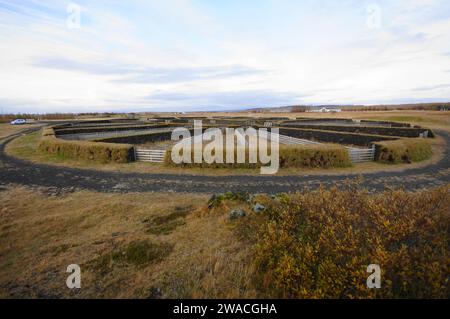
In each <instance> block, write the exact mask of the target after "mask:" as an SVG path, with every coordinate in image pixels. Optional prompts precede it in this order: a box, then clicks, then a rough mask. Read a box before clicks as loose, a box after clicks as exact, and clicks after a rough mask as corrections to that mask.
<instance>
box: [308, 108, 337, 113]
mask: <svg viewBox="0 0 450 319" xmlns="http://www.w3.org/2000/svg"><path fill="white" fill-rule="evenodd" d="M306 112H311V113H340V112H342V109H340V108H336V107H329V106H323V107H319V108H311V109H309V110H306Z"/></svg>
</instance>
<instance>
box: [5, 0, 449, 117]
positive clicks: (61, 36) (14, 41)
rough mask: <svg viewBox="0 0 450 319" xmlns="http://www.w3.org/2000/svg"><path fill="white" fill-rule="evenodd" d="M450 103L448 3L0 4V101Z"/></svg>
mask: <svg viewBox="0 0 450 319" xmlns="http://www.w3.org/2000/svg"><path fill="white" fill-rule="evenodd" d="M443 101H450V1H448V0H371V1H365V0H296V1H294V0H292V1H288V0H245V1H241V0H226V1H225V0H221V1H218V0H216V1H215V0H191V1H190V0H165V1H160V0H145V1H144V0H134V1H133V0H127V1H123V0H96V1H93V0H92V1H85V0H77V1H72V2H71V1H63V0H45V1H40V0H14V1H13V0H11V1H6V0H0V111H1V112H2V113H19V112H28V113H44V112H123V111H129V112H139V111H168V112H172V111H200V110H210V111H225V110H238V109H246V108H253V107H274V106H285V105H303V104H308V105H318V104H339V105H343V104H387V103H389V104H399V103H417V102H443Z"/></svg>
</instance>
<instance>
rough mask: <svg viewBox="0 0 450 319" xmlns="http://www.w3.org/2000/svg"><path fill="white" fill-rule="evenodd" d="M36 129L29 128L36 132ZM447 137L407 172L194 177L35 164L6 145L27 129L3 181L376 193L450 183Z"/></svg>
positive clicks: (0, 161)
mask: <svg viewBox="0 0 450 319" xmlns="http://www.w3.org/2000/svg"><path fill="white" fill-rule="evenodd" d="M33 130H36V129H31V130H27V132H31V131H33ZM437 133H438V134H440V135H441V136H442V137H443V138H444V139H445V141H446V144H447V147H446V149H445V151H444V156H443V158H442V159H441V160H440V161H439V162H437V163H435V164H431V165H428V166H426V167H421V168H413V169H406V170H404V171H401V172H378V173H367V174H362V175H333V176H329V175H309V176H301V175H299V176H192V175H175V174H144V173H115V172H102V171H94V170H85V169H74V168H64V167H57V166H51V165H45V164H33V163H30V162H28V161H24V160H20V159H17V158H13V157H11V156H8V155H6V154H5V152H4V148H5V146H6V144H7V143H8V142H10V141H11V140H13V139H14V138H16V137H18V136H20V135H21V134H23V132H22V133H19V134H15V135H11V136H9V137H8V138H6V139H3V140H2V141H1V142H0V185H8V184H16V185H27V186H31V187H45V188H47V189H50V190H52V194H58V193H60V192H71V191H76V190H82V189H86V190H94V191H99V192H119V193H127V192H186V193H193V192H196V193H197V192H199V193H209V194H212V193H223V192H227V191H248V192H251V193H268V194H274V193H281V192H294V191H298V190H302V189H303V188H305V187H307V188H317V187H318V186H319V185H321V184H322V185H325V186H331V185H341V184H342V183H344V182H345V181H346V180H348V179H349V178H356V177H358V176H362V177H363V178H364V181H363V185H364V186H365V187H367V188H368V189H369V191H371V192H376V191H382V190H384V189H385V188H386V187H392V188H405V189H407V190H418V189H423V188H427V187H433V186H438V185H443V184H448V183H450V150H449V147H448V146H450V133H448V132H445V131H437Z"/></svg>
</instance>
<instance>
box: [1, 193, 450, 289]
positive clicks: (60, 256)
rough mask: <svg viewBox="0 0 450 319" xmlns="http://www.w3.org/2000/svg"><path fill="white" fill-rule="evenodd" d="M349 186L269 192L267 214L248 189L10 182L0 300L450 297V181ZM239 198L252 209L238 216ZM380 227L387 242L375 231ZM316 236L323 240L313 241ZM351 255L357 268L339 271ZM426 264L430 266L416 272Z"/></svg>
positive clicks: (4, 197) (4, 207)
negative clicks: (57, 186)
mask: <svg viewBox="0 0 450 319" xmlns="http://www.w3.org/2000/svg"><path fill="white" fill-rule="evenodd" d="M349 186H350V188H346V189H343V190H337V189H332V190H323V189H321V190H319V191H316V192H302V193H298V194H292V195H286V194H284V195H279V196H277V197H276V198H271V197H268V196H262V195H260V196H257V197H256V199H255V198H254V199H253V202H260V203H263V204H264V205H265V206H266V208H267V210H266V211H265V212H264V213H259V214H256V213H251V208H252V205H251V204H249V203H248V197H246V196H243V197H242V198H239V197H226V196H224V197H222V199H220V200H219V199H218V200H216V201H214V202H213V204H214V205H211V206H210V208H208V205H207V202H208V198H207V197H206V196H205V195H199V194H162V193H143V194H103V193H96V192H86V191H83V192H76V193H72V194H66V195H61V196H59V197H53V196H51V197H49V196H48V195H46V194H45V193H44V192H41V191H43V189H41V191H39V190H38V191H37V190H36V189H29V188H24V187H12V186H10V187H8V188H6V189H2V190H1V191H0V203H1V208H0V217H1V218H0V257H1V258H0V298H10V297H18V298H50V297H55V298H267V297H279V296H283V297H298V296H303V297H308V298H311V297H313V298H316V297H325V298H329V297H337V296H338V297H343V298H358V297H363V298H372V297H381V298H383V297H390V298H391V297H395V298H397V297H399V296H410V297H439V298H442V296H445V295H446V294H447V295H448V291H447V290H448V288H446V287H445V286H444V285H443V282H444V281H445V269H448V263H447V264H446V263H445V261H447V260H448V257H447V256H448V255H447V253H448V247H446V245H445V244H446V242H447V239H448V238H447V237H448V234H446V232H445V229H446V228H448V225H447V224H448V222H449V219H448V205H449V203H448V196H449V195H448V194H449V193H448V191H449V188H448V187H449V185H447V186H442V187H440V188H437V189H431V190H427V191H423V192H418V193H415V194H411V193H406V192H403V191H394V192H391V191H387V192H386V193H384V194H378V195H369V194H368V193H367V192H366V191H365V190H361V189H355V188H353V187H355V186H356V185H355V186H352V185H349ZM231 195H239V194H231ZM355 195H356V197H355ZM318 198H319V200H318ZM211 203H212V202H211ZM405 203H406V204H405ZM232 208H241V209H243V210H245V211H246V212H247V216H246V217H244V218H242V219H239V220H235V221H230V220H229V218H228V212H229V211H230V209H232ZM375 216H376V217H375ZM368 221H370V222H371V223H374V225H371V224H370V223H368ZM155 226H160V227H155ZM302 226H305V227H302ZM323 226H326V227H323ZM375 226H376V227H377V228H376V229H375V228H374V227H375ZM378 230H380V231H379V232H378ZM369 233H370V236H372V237H375V238H378V237H380V238H382V239H383V241H381V239H380V240H379V241H378V242H377V241H373V240H372V239H370V240H367V239H365V236H366V235H367V234H369ZM302 236H303V237H302ZM317 236H319V237H320V240H317V239H316V237H317ZM370 236H369V237H370ZM348 238H350V239H351V240H349V239H348ZM416 239H417V240H416ZM374 242H376V243H378V246H379V248H380V249H378V248H377V247H378V246H374V247H372V244H373V243H374ZM305 243H306V244H305ZM380 243H381V244H380ZM319 244H320V245H319ZM400 244H401V245H400ZM312 245H318V246H319V248H317V249H315V250H310V249H309V248H310V247H311V246H312ZM368 247H369V248H370V247H372V248H374V249H372V250H371V249H368ZM423 247H425V248H426V251H428V252H427V254H425V255H424V254H423V249H425V248H423ZM375 248H377V249H375ZM322 249H325V250H322ZM433 249H434V250H433ZM297 252H302V253H304V252H306V253H308V256H309V257H311V256H312V257H313V258H299V257H298V256H302V255H296V253H297ZM353 256H356V257H358V258H356V259H354V258H352V257H353ZM374 256H375V257H376V258H375V257H374ZM431 256H432V257H433V258H432V259H431ZM371 257H373V258H375V259H374V260H375V261H378V260H379V259H380V258H381V259H382V262H381V263H382V264H383V267H387V269H385V268H383V269H385V270H386V275H385V276H387V277H386V278H387V279H389V282H388V281H387V280H386V283H385V284H384V285H385V286H383V287H386V289H384V290H383V289H381V290H380V291H375V292H374V291H368V290H367V289H366V287H365V282H366V281H365V280H366V278H367V274H366V273H365V271H364V269H365V268H364V267H362V266H364V265H367V264H368V263H370V262H372V259H370V258H371ZM342 260H344V261H346V264H345V265H346V266H345V267H346V268H345V271H341V272H339V267H341V266H342V264H341V261H342ZM438 260H439V261H442V262H440V263H438V262H437V261H438ZM286 261H289V263H286ZM316 261H318V262H320V263H321V265H322V266H326V265H328V266H332V267H333V268H331V269H332V270H333V271H327V272H325V274H324V278H326V280H322V279H323V278H322V277H320V276H319V278H317V277H316V274H315V273H314V269H316V266H317V263H316ZM69 264H78V265H80V266H81V276H82V277H81V286H82V288H81V289H80V290H76V291H72V290H69V289H68V288H67V287H66V284H65V282H66V278H67V275H68V274H66V272H65V270H66V267H67V266H68V265H69ZM302 265H305V268H301V267H302ZM301 269H306V270H308V271H310V272H313V273H314V275H311V276H309V275H308V274H307V273H304V272H302V271H301ZM415 272H419V273H420V274H421V275H423V274H424V275H423V277H420V278H419V279H420V280H419V281H417V282H416V280H415V278H416V277H414V276H415ZM427 274H433V275H432V276H427ZM443 274H444V275H443ZM434 275H436V276H434ZM302 276H303V277H302ZM305 276H307V277H308V278H307V280H306V281H302V280H290V278H300V277H302V278H305ZM405 276H406V277H405ZM339 278H340V280H339ZM398 278H401V279H398ZM350 279H351V280H350ZM402 282H403V284H401V283H402ZM400 286H401V287H400ZM409 287H413V288H414V289H413V290H412V289H409ZM297 288H304V289H303V290H302V289H297ZM305 289H306V290H305ZM400 289H401V290H400ZM446 289H447V290H446ZM349 291H352V293H348V292H349ZM399 291H400V292H399Z"/></svg>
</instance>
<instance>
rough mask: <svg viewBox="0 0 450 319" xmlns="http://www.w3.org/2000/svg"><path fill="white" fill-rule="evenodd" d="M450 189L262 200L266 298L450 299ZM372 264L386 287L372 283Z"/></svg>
mask: <svg viewBox="0 0 450 319" xmlns="http://www.w3.org/2000/svg"><path fill="white" fill-rule="evenodd" d="M449 191H450V185H447V186H442V187H440V188H436V189H432V190H426V191H421V192H418V193H408V192H405V191H400V190H397V191H386V192H384V193H381V194H376V195H371V194H369V193H368V192H367V191H366V190H364V189H360V188H359V187H357V186H355V185H348V186H347V187H346V189H344V190H338V189H337V188H332V189H328V190H327V189H324V188H321V189H319V190H317V191H305V192H302V193H296V194H292V195H283V196H279V197H276V198H271V197H264V198H263V199H260V201H261V202H262V203H263V204H264V205H265V206H266V208H267V209H266V212H267V213H266V217H265V221H264V222H258V224H256V225H260V226H259V229H258V230H257V231H255V234H254V238H253V240H251V241H250V242H253V243H255V242H256V244H254V254H255V257H254V262H255V263H256V268H257V271H256V275H255V282H256V283H257V285H258V286H259V291H260V292H261V296H264V297H265V298H268V297H275V298H280V297H281V298H448V297H450V293H449V274H450V257H449V240H450V237H449V234H450V232H449V230H450V192H449ZM255 218H260V216H255ZM241 224H242V225H245V227H247V228H248V229H255V228H257V227H256V226H255V225H254V226H248V225H252V220H251V219H249V220H247V221H245V222H244V221H242V222H241ZM370 264H378V265H380V267H381V288H380V289H368V287H367V285H366V281H367V278H368V276H369V275H370V274H369V273H367V267H368V265H370Z"/></svg>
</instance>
